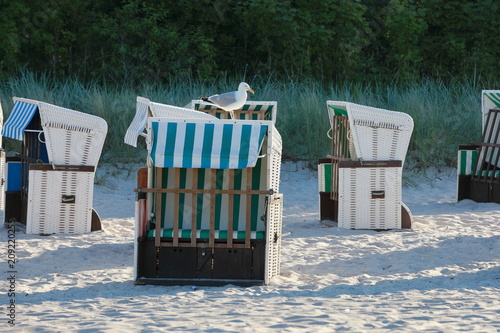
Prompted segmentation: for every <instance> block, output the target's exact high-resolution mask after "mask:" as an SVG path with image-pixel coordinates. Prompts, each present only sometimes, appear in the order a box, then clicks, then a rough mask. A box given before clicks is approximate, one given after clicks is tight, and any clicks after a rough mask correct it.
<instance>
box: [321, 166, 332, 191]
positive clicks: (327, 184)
mask: <svg viewBox="0 0 500 333" xmlns="http://www.w3.org/2000/svg"><path fill="white" fill-rule="evenodd" d="M318 187H319V192H331V191H332V164H331V163H321V164H319V165H318Z"/></svg>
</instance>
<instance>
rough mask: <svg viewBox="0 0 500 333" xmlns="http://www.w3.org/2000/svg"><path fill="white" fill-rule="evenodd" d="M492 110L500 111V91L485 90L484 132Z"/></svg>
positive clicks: (483, 97) (483, 102) (483, 107)
mask: <svg viewBox="0 0 500 333" xmlns="http://www.w3.org/2000/svg"><path fill="white" fill-rule="evenodd" d="M491 109H500V90H483V91H482V98H481V110H482V114H483V119H482V131H483V132H484V127H485V125H486V118H487V117H488V112H489V111H490V110H491Z"/></svg>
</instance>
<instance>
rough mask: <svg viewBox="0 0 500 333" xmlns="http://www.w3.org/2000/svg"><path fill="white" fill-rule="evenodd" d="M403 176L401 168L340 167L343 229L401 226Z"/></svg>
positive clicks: (339, 218)
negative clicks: (375, 195)
mask: <svg viewBox="0 0 500 333" xmlns="http://www.w3.org/2000/svg"><path fill="white" fill-rule="evenodd" d="M401 176H402V168H401V167H382V168H379V167H362V168H339V217H338V223H339V224H338V226H339V228H347V229H400V228H401V204H402V202H401V186H402V184H401V181H402V180H401V179H402V177H401ZM373 193H384V198H380V197H379V198H374V197H373V196H374V195H373Z"/></svg>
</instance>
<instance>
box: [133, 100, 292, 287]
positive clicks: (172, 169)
mask: <svg viewBox="0 0 500 333" xmlns="http://www.w3.org/2000/svg"><path fill="white" fill-rule="evenodd" d="M137 101H138V103H143V102H145V100H144V99H138V100H137ZM148 108H149V109H150V110H152V113H154V112H155V110H156V112H157V111H158V110H160V109H161V110H163V111H164V112H165V113H164V114H163V116H162V117H148V119H147V122H146V133H147V138H146V140H147V149H148V158H147V161H148V167H147V168H141V169H140V170H139V171H138V188H137V189H136V191H137V201H136V232H135V233H136V234H135V271H134V275H135V276H134V280H135V282H136V283H137V284H181V285H182V284H196V285H200V284H202V285H223V284H228V283H231V284H236V285H243V286H245V285H253V284H262V283H264V284H267V283H269V280H270V279H271V278H272V277H273V276H275V275H278V274H279V259H280V251H281V218H282V213H281V212H282V200H283V199H282V195H281V194H280V193H279V173H280V165H281V137H280V135H279V133H278V131H277V130H276V128H275V127H274V125H273V123H272V121H260V120H259V121H254V120H221V119H218V118H215V117H213V116H210V115H208V114H205V113H203V114H204V116H200V115H199V112H196V111H195V112H196V113H194V114H193V113H192V112H193V110H191V109H188V108H179V107H173V108H172V107H171V106H168V105H160V104H159V103H152V102H150V105H149V106H148ZM168 110H173V111H174V112H177V113H178V114H179V115H180V113H182V112H184V111H185V114H184V115H181V116H180V117H170V114H168ZM190 114H191V115H195V116H196V117H191V118H189V115H190ZM198 116H199V117H198ZM136 133H137V131H136ZM141 133H142V130H141ZM126 141H128V142H130V143H133V142H134V140H131V139H130V138H129V139H127V140H126Z"/></svg>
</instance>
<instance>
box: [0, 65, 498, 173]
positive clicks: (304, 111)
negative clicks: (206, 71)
mask: <svg viewBox="0 0 500 333" xmlns="http://www.w3.org/2000/svg"><path fill="white" fill-rule="evenodd" d="M238 83H239V82H237V81H234V80H230V79H227V78H220V79H215V80H213V81H195V80H182V81H181V80H177V79H172V80H171V81H170V83H169V84H166V85H159V84H147V83H146V84H143V85H142V86H140V87H131V86H129V85H127V84H124V85H123V86H119V87H116V86H115V87H108V86H103V85H99V84H97V83H93V82H90V83H86V84H83V83H81V82H79V81H78V80H75V79H67V80H65V81H55V80H52V79H49V78H48V77H47V76H44V75H42V76H36V75H34V74H32V73H24V74H22V75H19V76H18V77H15V78H11V79H10V80H7V81H4V82H0V99H1V102H2V107H3V110H4V121H5V120H6V119H7V117H8V115H9V113H10V111H11V110H12V107H13V102H12V97H13V96H18V97H25V98H30V99H36V100H41V101H45V102H48V103H53V104H57V105H60V106H63V107H68V108H71V109H74V110H79V111H82V112H87V113H90V114H94V115H97V116H100V117H102V118H104V119H105V120H106V121H107V122H108V126H109V130H108V135H107V138H106V143H105V146H104V149H103V157H102V160H104V161H106V162H120V163H121V162H142V161H143V160H144V156H145V154H146V151H145V145H144V144H142V145H140V147H139V148H133V147H130V146H128V145H125V144H124V143H123V137H124V135H125V131H126V129H127V127H128V125H129V124H130V122H131V121H132V118H133V117H134V114H135V99H136V96H144V97H147V98H149V99H151V100H153V101H155V102H159V103H166V104H171V105H177V106H184V105H186V104H188V103H189V102H190V101H191V100H192V99H196V98H198V97H200V96H207V95H211V94H214V93H220V92H225V91H231V90H235V89H236V87H237V85H238ZM249 83H250V85H251V87H252V88H253V89H254V90H255V95H251V96H250V97H249V98H250V99H251V100H263V101H265V100H271V101H277V102H278V119H277V122H276V126H277V128H278V130H279V131H280V133H281V135H282V138H283V156H284V158H285V159H292V160H298V159H301V160H310V161H315V160H316V159H318V158H320V157H323V156H325V155H326V154H327V153H329V150H330V141H329V139H328V137H327V132H328V130H329V123H328V116H327V110H326V103H325V102H326V101H327V100H341V101H349V102H354V103H359V104H365V105H370V106H374V107H380V108H384V109H389V110H397V111H402V112H406V113H408V114H410V115H411V116H412V117H413V119H414V122H415V129H414V132H413V135H412V139H411V143H410V147H409V152H408V156H407V160H406V161H407V166H409V167H414V168H426V167H429V166H435V167H438V168H441V167H450V166H455V165H456V155H457V147H458V144H461V143H468V142H470V141H473V140H478V139H479V138H480V136H481V133H480V131H481V117H480V114H481V101H480V92H481V89H494V88H495V87H480V86H479V85H478V84H477V83H476V82H474V81H465V82H462V83H460V84H457V83H454V84H449V85H446V84H444V83H442V82H437V81H432V80H422V81H420V82H418V83H416V84H413V85H397V84H394V85H390V86H386V85H381V84H360V83H357V84H353V83H352V84H351V83H344V84H338V85H337V84H329V85H325V84H323V83H321V82H318V81H304V82H298V81H294V80H289V81H275V80H272V79H271V80H270V79H267V78H257V79H254V80H252V82H249ZM139 141H141V142H143V141H144V140H141V139H139ZM4 142H5V147H6V149H7V150H15V149H18V147H19V146H18V144H16V143H14V142H12V141H11V140H4Z"/></svg>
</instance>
